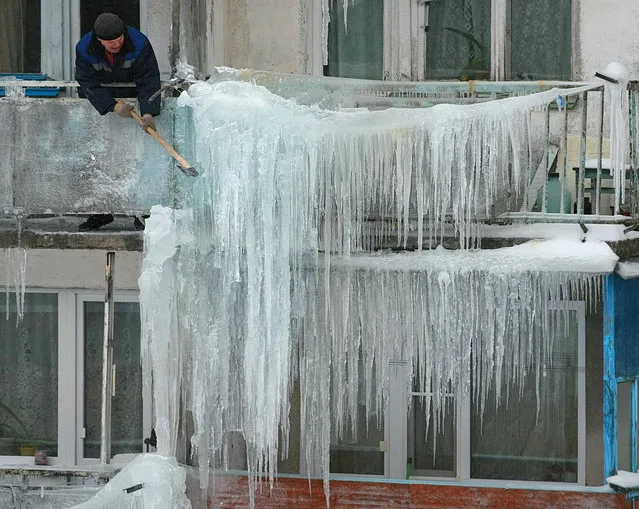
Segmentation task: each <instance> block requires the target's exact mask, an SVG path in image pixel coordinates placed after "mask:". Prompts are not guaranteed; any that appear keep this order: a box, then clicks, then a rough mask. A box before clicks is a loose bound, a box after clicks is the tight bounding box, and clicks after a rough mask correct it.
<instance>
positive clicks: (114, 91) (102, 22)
mask: <svg viewBox="0 0 639 509" xmlns="http://www.w3.org/2000/svg"><path fill="white" fill-rule="evenodd" d="M75 64H76V67H75V79H76V81H77V82H78V83H79V84H80V87H81V88H82V92H83V94H84V95H85V96H86V98H87V99H88V100H89V101H90V102H91V104H92V105H93V107H94V108H95V109H96V110H98V112H99V113H100V115H106V114H107V113H111V112H113V113H116V114H117V115H119V116H121V117H123V118H128V117H131V110H133V106H131V105H130V104H127V103H125V102H117V101H116V100H115V99H114V97H136V96H137V99H138V103H139V105H140V114H141V115H142V119H143V120H144V125H143V128H144V129H146V127H147V126H150V127H152V128H153V129H155V123H154V122H153V117H154V116H157V115H159V114H160V96H159V95H158V96H157V97H155V98H154V99H153V100H152V101H150V100H149V99H150V97H151V96H152V95H153V94H155V93H156V92H157V91H158V90H159V89H160V71H159V69H158V63H157V60H156V58H155V53H154V52H153V48H152V46H151V43H150V42H149V40H148V39H147V38H146V36H145V35H144V34H143V33H141V32H140V31H138V30H136V29H135V28H133V27H129V26H126V25H125V23H124V22H123V21H122V20H121V19H120V17H119V16H117V15H115V14H112V13H108V12H107V13H104V14H100V15H99V16H98V17H97V18H96V20H95V23H94V25H93V30H92V31H91V32H89V33H88V34H86V35H85V36H84V37H82V39H80V42H78V44H77V45H76V60H75ZM109 83H135V89H131V88H122V87H119V88H116V87H105V86H102V85H103V84H109ZM112 221H113V216H112V215H111V214H106V215H104V214H100V215H92V216H89V219H88V220H87V221H86V222H84V223H82V224H81V225H80V230H81V231H88V230H97V229H98V228H100V227H101V226H104V225H105V224H109V223H111V222H112ZM135 226H136V228H137V229H142V228H143V227H144V226H143V224H142V223H141V222H140V221H139V220H138V219H137V218H136V222H135Z"/></svg>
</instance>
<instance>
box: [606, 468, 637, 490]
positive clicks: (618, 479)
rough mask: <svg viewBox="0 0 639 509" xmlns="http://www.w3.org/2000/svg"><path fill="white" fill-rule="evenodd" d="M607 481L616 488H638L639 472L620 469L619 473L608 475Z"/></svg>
mask: <svg viewBox="0 0 639 509" xmlns="http://www.w3.org/2000/svg"><path fill="white" fill-rule="evenodd" d="M606 482H607V483H608V484H609V485H610V486H612V487H613V488H615V489H621V490H636V489H638V488H639V473H637V472H626V471H625V470H618V471H617V475H613V476H611V477H608V478H607V479H606Z"/></svg>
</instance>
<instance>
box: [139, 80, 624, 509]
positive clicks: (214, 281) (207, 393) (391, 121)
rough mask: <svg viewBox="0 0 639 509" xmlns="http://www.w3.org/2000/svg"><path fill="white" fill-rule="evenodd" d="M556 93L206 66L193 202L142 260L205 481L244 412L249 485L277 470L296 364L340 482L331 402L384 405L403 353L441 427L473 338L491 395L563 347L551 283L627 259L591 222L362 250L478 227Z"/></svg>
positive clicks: (163, 382)
mask: <svg viewBox="0 0 639 509" xmlns="http://www.w3.org/2000/svg"><path fill="white" fill-rule="evenodd" d="M562 93H566V92H565V91H562ZM557 94H558V91H549V92H545V93H542V94H536V95H534V96H530V97H521V98H513V99H506V100H502V101H494V102H492V103H490V104H487V103H479V104H474V105H471V106H453V105H441V106H436V107H433V108H429V109H426V110H394V109H389V110H385V111H377V112H369V111H357V112H354V111H326V110H322V109H320V108H319V107H308V106H301V105H299V104H296V103H295V102H293V101H288V100H284V99H282V98H280V97H277V96H275V95H273V94H271V93H269V92H268V91H267V90H265V89H264V88H262V87H258V86H255V85H251V84H247V83H241V82H232V81H223V82H219V83H195V84H193V85H192V86H191V87H190V89H189V91H188V93H184V94H182V96H181V97H180V100H179V103H180V104H181V105H183V106H188V107H191V108H193V119H194V126H195V143H196V147H195V148H196V154H197V161H198V167H201V168H203V170H204V171H203V172H202V175H201V176H200V177H199V178H198V182H197V186H194V188H193V192H192V195H191V196H189V200H188V203H185V204H184V206H185V207H186V206H191V207H192V210H190V211H188V212H184V213H183V214H182V213H178V211H170V210H168V209H162V208H157V209H154V210H153V211H152V215H151V218H150V220H149V221H148V222H147V228H146V230H145V259H144V264H143V273H142V275H141V277H140V300H141V305H142V319H143V324H144V325H143V330H144V334H145V337H144V338H143V353H144V359H145V360H148V361H149V362H150V364H151V368H152V370H153V380H154V386H153V390H154V399H155V404H156V411H157V422H158V427H157V433H158V442H159V443H160V444H163V445H162V447H163V449H162V452H163V453H164V454H174V451H175V443H176V433H177V425H178V418H179V403H180V395H182V397H183V404H184V405H185V406H186V408H187V409H189V410H191V411H192V413H193V421H194V435H193V437H192V444H193V446H194V450H195V454H196V455H197V457H198V459H199V463H200V468H201V479H202V484H203V485H206V483H207V482H208V478H209V469H218V468H220V467H222V466H223V460H220V456H224V450H225V448H226V444H227V442H228V440H229V434H230V433H231V432H237V431H238V430H240V431H241V433H242V436H243V438H244V440H245V442H246V457H247V458H246V459H247V464H248V467H249V484H250V488H251V496H253V492H254V490H255V489H256V487H257V485H258V484H259V483H260V482H262V480H263V479H266V480H267V481H268V483H269V485H270V486H273V482H274V478H275V475H276V473H277V471H276V466H277V451H278V450H280V449H286V446H285V445H283V444H282V443H281V440H284V441H285V440H287V438H288V435H287V434H286V433H284V434H283V435H282V436H280V430H281V429H287V419H288V412H289V409H290V399H289V398H290V394H291V386H292V384H293V381H294V378H293V377H295V376H298V377H299V387H300V395H301V408H300V420H301V432H302V435H303V436H304V437H306V440H307V441H306V443H303V444H302V447H304V448H305V454H306V458H307V463H308V464H309V465H312V464H314V463H315V461H316V458H320V463H321V470H322V475H323V476H324V479H325V481H326V482H325V485H324V487H325V493H326V495H327V497H328V495H329V491H328V490H329V486H328V473H329V463H330V461H329V460H330V455H329V453H330V439H331V423H332V422H333V421H332V420H331V418H333V419H334V422H335V423H336V425H337V430H336V431H337V433H338V434H339V433H340V432H341V431H342V430H344V429H346V427H347V426H349V425H350V427H351V430H354V429H356V419H357V412H356V409H357V407H358V405H359V404H360V403H361V402H362V401H363V402H364V405H365V407H366V418H367V419H368V418H370V417H371V416H372V414H373V413H375V414H376V415H377V416H378V418H379V417H380V416H381V415H382V414H383V411H384V409H385V408H386V403H387V399H388V384H389V380H390V369H391V368H390V365H389V362H388V361H389V360H398V359H402V360H405V361H406V362H407V365H409V366H410V370H411V373H416V372H418V373H419V375H420V377H419V378H420V380H419V383H420V384H421V386H420V388H421V389H423V390H424V391H428V392H432V394H433V398H432V403H431V401H430V398H429V401H428V402H427V405H426V406H427V408H428V409H429V410H428V411H429V412H431V416H432V425H433V426H434V428H433V430H434V431H435V432H437V431H439V430H441V429H442V425H443V415H444V413H443V411H444V409H445V404H446V401H445V399H446V398H445V395H444V393H445V392H446V391H449V390H450V389H451V388H456V387H462V386H463V385H466V387H467V385H468V384H467V380H463V381H462V380H461V379H460V377H461V374H460V369H461V368H462V365H463V368H464V369H468V370H470V365H471V355H470V352H471V349H472V351H473V352H474V353H475V354H476V355H473V357H472V363H473V365H472V372H473V376H474V379H473V380H474V384H473V391H474V394H473V396H474V397H475V398H476V401H477V402H478V404H479V406H480V407H481V408H482V409H483V408H484V404H485V401H486V398H487V397H488V394H489V393H490V390H492V389H494V390H495V394H496V398H500V396H501V394H502V393H503V391H502V389H503V388H504V386H505V385H506V384H507V383H509V381H514V383H515V384H519V386H520V387H521V385H522V383H523V382H522V380H523V378H524V377H525V376H526V375H527V374H530V373H532V372H533V371H534V369H535V367H536V366H538V365H540V363H542V362H544V361H545V360H547V358H548V355H549V354H550V345H551V344H552V342H551V338H550V335H551V332H552V331H553V330H554V327H553V323H552V320H551V319H550V318H549V312H550V311H549V309H550V308H549V306H550V304H549V303H550V302H552V301H554V300H559V299H560V298H562V297H563V298H565V297H566V296H567V295H568V294H569V293H570V291H571V289H572V288H573V286H575V285H576V287H577V288H580V284H581V283H580V281H582V279H583V278H591V277H593V278H595V279H594V281H595V283H596V284H600V281H599V280H597V279H596V278H597V277H598V276H590V274H600V273H606V272H610V271H612V270H613V269H614V265H615V264H616V261H617V258H616V257H615V256H614V254H612V253H611V251H610V249H609V248H608V247H607V246H606V245H605V244H598V243H594V242H592V243H589V246H588V248H589V249H588V250H587V257H586V258H584V255H583V253H584V252H585V251H584V248H583V244H582V243H581V242H579V243H578V245H577V246H572V245H570V246H569V247H571V249H572V250H569V252H564V251H563V250H564V249H565V248H566V246H567V245H568V244H567V243H566V242H559V243H558V244H553V243H552V242H547V243H530V244H527V245H524V246H518V247H515V248H509V249H508V250H495V251H493V252H491V251H481V252H474V251H468V250H460V251H446V250H444V249H442V248H438V249H436V250H432V251H427V252H424V251H422V252H418V253H415V254H413V255H396V254H391V255H387V256H380V255H377V256H375V255H362V254H361V252H362V251H363V250H364V249H368V248H370V247H371V246H373V247H376V246H377V245H378V243H379V241H380V240H382V241H384V240H387V239H388V237H389V236H390V235H391V234H396V235H397V236H398V237H399V239H400V245H406V244H407V241H408V237H409V235H413V234H414V233H415V230H417V235H418V238H420V239H421V238H423V239H424V240H425V243H429V244H430V245H434V244H435V243H436V242H437V241H439V240H440V239H442V238H443V237H444V236H445V235H448V234H450V233H451V232H452V231H454V232H455V233H456V234H457V235H458V236H459V237H460V243H461V244H462V246H464V247H468V246H470V245H472V238H473V236H474V235H475V234H476V233H477V231H478V229H477V228H475V227H474V225H473V222H474V221H476V220H478V218H481V217H482V215H483V214H488V213H490V211H491V208H492V205H493V203H494V200H495V197H497V196H499V195H500V194H501V193H505V192H512V193H513V194H515V195H517V194H518V193H519V195H521V193H522V192H523V190H524V189H525V185H526V184H527V177H528V176H527V174H526V171H525V169H526V168H527V167H528V164H527V163H528V159H529V157H530V151H531V150H532V149H531V145H532V143H531V129H532V127H531V122H530V115H529V112H530V109H531V108H533V107H536V106H539V105H545V104H547V103H548V102H549V101H551V100H555V99H556V97H557ZM509 168H511V170H510V171H509ZM522 196H523V195H522ZM414 211H420V212H419V217H417V219H415V214H414ZM371 217H374V218H377V219H379V220H380V221H379V223H378V225H375V226H374V227H371V225H370V222H369V220H370V218H371ZM386 222H388V223H391V222H392V226H388V225H387V224H385V223H386ZM449 222H450V223H452V225H453V227H452V228H451V227H450V225H449ZM426 239H427V240H426ZM420 247H421V246H420ZM320 250H321V251H323V255H322V257H320V256H319V255H318V252H319V251H320ZM549 267H550V268H549ZM566 267H569V270H570V271H571V272H559V273H556V274H555V273H550V274H549V273H548V272H547V271H549V270H561V269H562V268H564V269H565V268H566ZM469 300H470V302H471V305H469V304H468V302H469ZM512 316H517V317H518V318H517V319H516V320H514V319H512V318H511V317H512ZM292 318H294V319H295V320H292ZM295 321H299V322H300V323H299V324H298V326H297V327H295V329H294V330H295V332H298V335H294V334H293V333H292V328H291V327H292V323H294V322H295ZM511 337H515V338H518V339H519V341H518V342H517V341H511V340H510V338H511ZM540 337H541V338H542V340H541V343H539V342H538V339H539V338H540ZM538 343H539V344H538ZM295 356H296V358H294V357H295ZM507 361H508V362H507ZM464 373H466V374H465V376H470V374H469V373H468V372H464ZM331 376H333V379H332V380H331ZM149 378H150V377H149ZM331 383H332V384H333V388H334V390H333V393H332V394H331V391H330V388H331ZM407 383H409V382H407ZM335 388H339V389H342V390H335ZM466 390H470V389H469V388H468V387H467V388H466ZM520 390H521V389H520ZM309 475H310V472H309ZM251 501H252V502H251V503H252V504H254V503H255V502H254V498H251Z"/></svg>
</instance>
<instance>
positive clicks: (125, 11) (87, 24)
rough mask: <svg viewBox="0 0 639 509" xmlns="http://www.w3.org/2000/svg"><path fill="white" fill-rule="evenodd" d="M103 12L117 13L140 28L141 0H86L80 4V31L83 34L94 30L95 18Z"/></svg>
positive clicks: (131, 25) (133, 25) (127, 22)
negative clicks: (100, 0) (99, 0)
mask: <svg viewBox="0 0 639 509" xmlns="http://www.w3.org/2000/svg"><path fill="white" fill-rule="evenodd" d="M103 12H112V13H113V14H117V15H118V16H120V17H121V18H122V20H123V21H124V22H125V23H126V24H127V25H128V26H130V27H133V28H137V29H138V30H139V29H140V1H139V0H104V1H103V2H96V1H89V2H87V1H86V0H84V1H82V2H81V4H80V32H81V33H82V35H84V34H86V33H87V32H90V31H91V30H93V23H94V22H95V18H97V17H98V16H99V15H100V14H102V13H103Z"/></svg>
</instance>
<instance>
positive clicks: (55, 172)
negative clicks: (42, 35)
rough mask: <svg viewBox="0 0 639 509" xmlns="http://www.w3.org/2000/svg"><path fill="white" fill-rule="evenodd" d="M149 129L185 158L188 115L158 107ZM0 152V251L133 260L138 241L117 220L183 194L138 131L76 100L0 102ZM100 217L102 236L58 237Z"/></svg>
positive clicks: (181, 180)
mask: <svg viewBox="0 0 639 509" xmlns="http://www.w3.org/2000/svg"><path fill="white" fill-rule="evenodd" d="M157 128H158V132H159V133H160V134H161V136H162V137H164V139H165V140H166V141H167V142H168V143H169V144H170V145H172V146H174V147H175V148H176V149H177V150H178V151H179V152H181V153H182V154H183V155H184V156H185V157H188V156H191V157H192V144H191V143H190V140H192V136H191V130H192V124H191V123H190V111H189V110H188V109H187V108H179V107H177V105H176V100H175V99H167V100H165V102H164V106H163V110H162V114H161V115H160V116H159V117H158V118H157ZM0 151H1V153H2V155H3V157H2V158H0V211H2V212H3V216H4V219H0V246H8V245H17V244H18V241H19V242H20V244H21V245H23V246H24V247H63V248H72V247H85V248H86V247H94V248H109V247H111V248H112V247H114V242H115V247H117V248H119V249H124V250H129V249H135V250H138V249H140V248H141V239H140V235H139V233H134V232H133V228H132V219H131V220H128V219H127V220H125V219H124V218H123V216H134V215H141V214H143V213H145V212H147V211H148V210H149V208H150V207H151V206H152V205H154V204H164V205H169V206H175V204H176V200H179V199H180V197H181V196H182V195H183V193H185V192H188V188H189V186H190V185H192V182H189V178H188V177H186V176H185V175H183V174H182V173H181V172H180V171H179V170H178V169H177V166H176V163H175V161H174V160H173V158H172V157H171V156H170V155H169V154H168V153H167V152H166V151H165V150H164V149H163V148H162V147H161V146H160V145H159V144H158V143H157V141H155V140H154V139H153V138H152V137H151V136H148V135H146V134H145V133H144V132H143V131H142V130H141V129H140V126H139V124H138V123H137V122H135V121H134V120H132V119H122V118H119V117H117V116H116V115H106V116H100V115H99V114H98V113H97V112H96V111H95V109H94V108H93V107H92V106H91V105H90V104H89V102H88V101H86V100H85V99H72V98H55V99H44V98H18V99H13V100H12V99H2V100H0ZM107 212H110V213H113V214H115V215H116V221H114V223H113V224H112V225H109V226H108V227H105V229H104V231H103V232H102V235H91V236H88V238H87V239H84V240H83V239H82V238H81V237H82V236H78V235H75V236H68V235H66V234H67V233H70V232H77V225H78V223H79V222H81V221H82V220H83V219H82V216H83V215H86V214H91V213H107ZM128 237H130V238H128Z"/></svg>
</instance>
